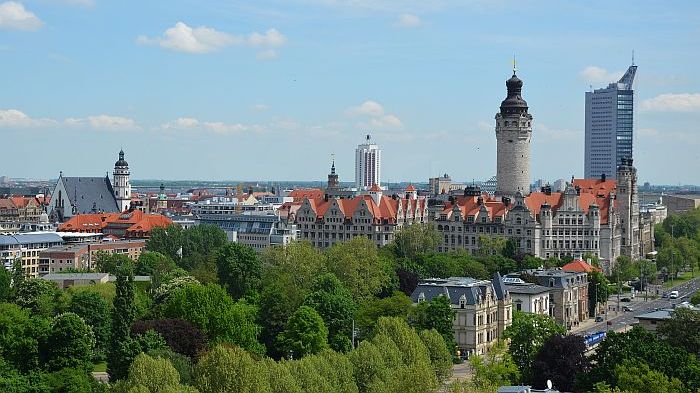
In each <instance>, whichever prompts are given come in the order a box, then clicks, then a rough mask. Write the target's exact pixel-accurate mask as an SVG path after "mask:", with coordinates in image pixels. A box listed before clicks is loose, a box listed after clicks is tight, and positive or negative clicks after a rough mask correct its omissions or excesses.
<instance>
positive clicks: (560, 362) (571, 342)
mask: <svg viewBox="0 0 700 393" xmlns="http://www.w3.org/2000/svg"><path fill="white" fill-rule="evenodd" d="M585 351H586V344H585V342H584V340H583V337H582V336H579V335H568V336H563V335H561V334H555V335H552V336H550V337H549V338H548V339H547V340H546V341H545V342H544V344H542V347H541V348H540V350H539V351H538V352H537V355H536V356H535V359H534V361H533V362H532V384H533V386H534V387H536V388H538V389H545V388H547V381H548V380H551V381H552V383H553V384H554V386H556V387H557V389H560V390H562V391H566V392H568V391H573V390H574V386H575V382H576V381H575V376H576V375H577V374H586V373H588V372H589V371H590V368H591V363H590V361H589V360H588V357H587V356H586V355H585Z"/></svg>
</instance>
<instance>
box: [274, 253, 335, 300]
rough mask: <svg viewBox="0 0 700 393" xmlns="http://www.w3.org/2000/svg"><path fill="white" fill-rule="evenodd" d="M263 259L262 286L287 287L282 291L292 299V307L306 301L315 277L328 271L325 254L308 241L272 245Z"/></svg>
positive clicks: (282, 288) (281, 289)
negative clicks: (284, 245) (283, 245)
mask: <svg viewBox="0 0 700 393" xmlns="http://www.w3.org/2000/svg"><path fill="white" fill-rule="evenodd" d="M261 259H262V264H263V275H262V276H263V277H262V287H263V288H266V287H268V286H272V287H275V288H277V289H279V290H280V291H283V293H282V292H279V293H278V294H279V295H283V296H286V297H287V298H288V299H289V302H290V305H291V306H293V308H292V310H296V309H297V307H299V306H300V305H301V304H302V303H303V302H304V299H305V298H306V295H308V294H309V292H310V289H311V285H312V284H313V282H314V279H315V278H316V277H318V276H319V275H321V274H323V273H326V272H327V269H326V263H325V259H324V257H323V255H322V254H321V253H320V252H319V251H318V250H317V249H316V248H314V247H313V246H312V245H311V243H307V242H292V243H290V244H288V245H287V246H286V247H282V246H273V247H268V248H266V249H265V251H263V253H262V255H261ZM338 278H340V277H338ZM341 281H342V280H341Z"/></svg>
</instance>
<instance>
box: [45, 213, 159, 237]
mask: <svg viewBox="0 0 700 393" xmlns="http://www.w3.org/2000/svg"><path fill="white" fill-rule="evenodd" d="M170 224H172V220H170V219H169V218H167V217H165V216H162V215H160V214H146V213H144V212H142V211H140V210H134V211H127V212H124V213H95V214H77V215H75V216H73V217H71V218H70V219H69V220H68V221H66V222H64V223H63V224H61V225H59V227H58V231H59V232H85V233H100V232H105V231H112V232H119V233H122V232H123V233H124V236H125V237H148V236H150V233H151V230H152V229H153V228H155V227H166V226H168V225H170Z"/></svg>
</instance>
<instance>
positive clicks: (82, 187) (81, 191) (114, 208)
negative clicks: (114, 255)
mask: <svg viewBox="0 0 700 393" xmlns="http://www.w3.org/2000/svg"><path fill="white" fill-rule="evenodd" d="M129 174H130V172H129V164H128V163H127V162H126V161H125V160H124V152H123V151H120V152H119V160H118V161H117V162H116V163H115V165H114V186H113V185H112V182H110V180H109V177H108V176H105V177H66V176H63V172H61V173H60V174H59V176H58V181H57V182H56V186H55V187H54V190H53V193H52V194H51V196H52V197H51V202H50V203H49V206H48V209H47V210H48V214H49V216H50V217H51V218H52V221H53V222H56V221H60V222H63V221H66V220H68V219H69V218H71V217H73V216H75V215H76V214H86V213H118V212H122V211H124V210H125V209H126V208H128V207H129V204H130V203H131V183H130V181H129Z"/></svg>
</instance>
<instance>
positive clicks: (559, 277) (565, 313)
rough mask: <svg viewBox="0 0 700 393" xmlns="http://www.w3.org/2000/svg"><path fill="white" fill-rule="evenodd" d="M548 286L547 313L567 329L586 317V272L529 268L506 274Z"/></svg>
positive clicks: (507, 277) (508, 276) (509, 276)
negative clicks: (548, 308)
mask: <svg viewBox="0 0 700 393" xmlns="http://www.w3.org/2000/svg"><path fill="white" fill-rule="evenodd" d="M510 278H520V279H523V280H524V281H526V282H532V283H535V284H537V285H541V286H543V287H547V288H549V293H550V295H549V307H550V311H549V315H551V316H553V317H554V319H556V320H557V322H559V323H560V324H562V325H564V326H565V327H566V328H567V329H571V328H573V327H574V326H577V325H578V324H579V323H580V322H582V321H585V320H586V319H588V274H586V273H579V272H565V271H563V270H559V269H549V270H542V269H531V270H526V271H524V272H520V273H511V274H508V275H506V280H508V279H510Z"/></svg>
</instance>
